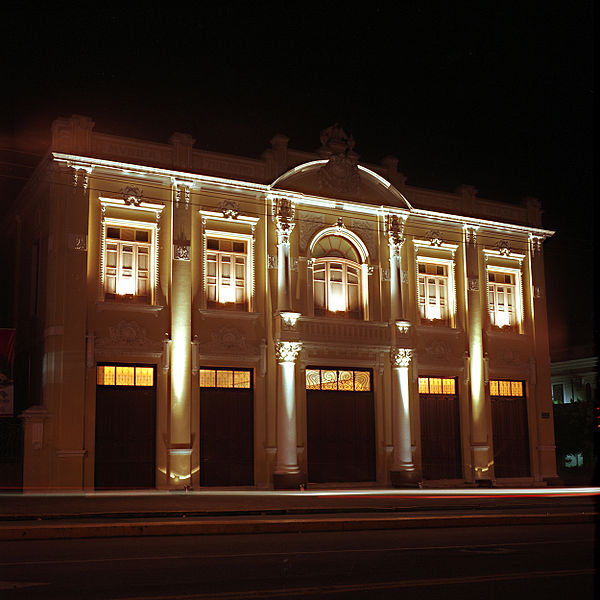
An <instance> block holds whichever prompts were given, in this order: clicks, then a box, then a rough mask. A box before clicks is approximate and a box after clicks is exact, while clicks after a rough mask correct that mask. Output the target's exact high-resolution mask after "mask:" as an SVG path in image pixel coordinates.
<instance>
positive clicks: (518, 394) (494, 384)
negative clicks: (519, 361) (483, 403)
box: [490, 379, 524, 398]
mask: <svg viewBox="0 0 600 600" xmlns="http://www.w3.org/2000/svg"><path fill="white" fill-rule="evenodd" d="M490 396H512V397H514V398H522V397H523V396H524V392H523V382H522V381H511V380H502V379H494V380H492V381H490Z"/></svg>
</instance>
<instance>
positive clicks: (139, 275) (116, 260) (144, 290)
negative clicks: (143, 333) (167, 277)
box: [104, 224, 153, 304]
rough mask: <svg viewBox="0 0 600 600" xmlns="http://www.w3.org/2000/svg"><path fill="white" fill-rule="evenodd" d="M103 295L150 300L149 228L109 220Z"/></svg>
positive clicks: (131, 300)
mask: <svg viewBox="0 0 600 600" xmlns="http://www.w3.org/2000/svg"><path fill="white" fill-rule="evenodd" d="M105 237H106V239H105V255H104V299H105V300H113V301H114V300H117V301H120V302H139V303H145V304H149V303H151V302H152V280H153V277H152V230H151V229H146V228H143V227H142V226H141V225H140V226H139V227H123V226H120V225H116V224H109V225H107V227H106V232H105Z"/></svg>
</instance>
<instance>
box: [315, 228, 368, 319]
mask: <svg viewBox="0 0 600 600" xmlns="http://www.w3.org/2000/svg"><path fill="white" fill-rule="evenodd" d="M312 255H313V257H314V259H315V263H314V267H313V281H314V301H315V314H316V315H317V316H323V315H339V316H347V317H354V318H360V316H361V315H360V312H361V311H360V302H361V293H360V290H361V271H360V269H361V265H360V258H359V255H358V252H357V250H356V248H354V246H353V245H352V244H351V243H350V242H349V241H348V240H347V239H346V238H344V237H341V236H336V235H328V236H325V237H323V238H322V239H320V240H319V241H318V242H317V243H316V244H315V246H314V248H313V250H312Z"/></svg>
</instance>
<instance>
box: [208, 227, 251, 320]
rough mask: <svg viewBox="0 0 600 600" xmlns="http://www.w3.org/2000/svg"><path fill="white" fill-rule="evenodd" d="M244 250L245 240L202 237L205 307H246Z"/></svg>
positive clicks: (246, 263) (238, 308)
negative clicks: (204, 261)
mask: <svg viewBox="0 0 600 600" xmlns="http://www.w3.org/2000/svg"><path fill="white" fill-rule="evenodd" d="M247 269H248V252H247V242H246V241H245V240H235V239H217V238H213V237H208V238H207V239H206V292H207V306H208V308H222V309H227V310H247V309H248V289H247V288H248V273H247Z"/></svg>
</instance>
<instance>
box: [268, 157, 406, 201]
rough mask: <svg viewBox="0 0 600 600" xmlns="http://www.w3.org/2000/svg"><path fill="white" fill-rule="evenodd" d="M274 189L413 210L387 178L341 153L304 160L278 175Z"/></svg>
mask: <svg viewBox="0 0 600 600" xmlns="http://www.w3.org/2000/svg"><path fill="white" fill-rule="evenodd" d="M270 187H271V189H272V190H285V191H290V192H298V193H301V194H306V195H310V196H319V197H324V198H331V199H336V200H349V201H352V202H361V203H365V204H373V205H376V206H382V205H383V206H395V207H398V208H404V209H408V210H411V209H412V207H411V205H410V203H409V202H408V200H407V199H406V198H405V196H404V195H403V194H402V193H401V192H400V191H398V189H396V187H394V186H393V185H392V184H391V183H390V182H389V181H388V180H387V179H385V178H384V177H382V176H381V175H378V174H377V173H375V172H374V171H372V170H371V169H368V168H366V167H363V166H362V165H358V164H355V163H353V162H352V160H351V159H350V158H346V157H344V156H342V155H335V156H331V157H330V158H329V159H323V160H315V161H311V162H307V163H303V164H301V165H298V166H296V167H294V168H293V169H290V170H289V171H287V172H285V173H284V174H283V175H281V176H279V177H278V178H277V179H276V180H275V181H274V182H273V183H272V184H271V186H270Z"/></svg>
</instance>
